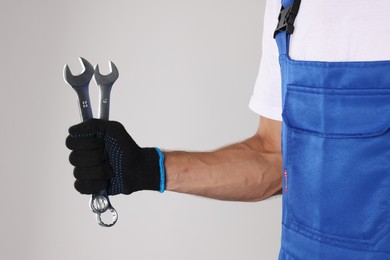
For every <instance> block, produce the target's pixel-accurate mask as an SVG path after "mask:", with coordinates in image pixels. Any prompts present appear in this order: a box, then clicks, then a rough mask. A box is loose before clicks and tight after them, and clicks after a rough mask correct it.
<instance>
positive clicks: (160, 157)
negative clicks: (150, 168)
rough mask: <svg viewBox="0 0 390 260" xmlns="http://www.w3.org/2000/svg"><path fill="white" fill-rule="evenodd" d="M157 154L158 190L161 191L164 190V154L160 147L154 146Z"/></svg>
mask: <svg viewBox="0 0 390 260" xmlns="http://www.w3.org/2000/svg"><path fill="white" fill-rule="evenodd" d="M154 149H156V151H157V153H158V156H159V166H160V192H161V193H163V192H164V191H165V165H164V160H165V157H164V154H163V152H162V151H161V150H160V148H158V147H155V148H154Z"/></svg>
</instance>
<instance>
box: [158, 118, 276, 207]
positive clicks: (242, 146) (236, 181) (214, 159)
mask: <svg viewBox="0 0 390 260" xmlns="http://www.w3.org/2000/svg"><path fill="white" fill-rule="evenodd" d="M280 132H281V122H280V121H275V120H271V119H268V118H265V117H260V123H259V127H258V129H257V132H256V134H255V135H254V136H252V137H250V138H249V139H247V140H245V141H243V142H240V143H236V144H233V145H230V146H227V147H224V148H222V149H219V150H216V151H213V152H195V153H194V152H165V153H164V154H165V170H166V178H167V183H166V189H167V190H170V191H175V192H180V193H187V194H193V195H199V196H203V197H209V198H214V199H220V200H234V201H259V200H263V199H266V198H268V197H270V196H273V195H276V194H280V192H281V187H282V174H281V172H282V156H281V145H280V143H281V141H280Z"/></svg>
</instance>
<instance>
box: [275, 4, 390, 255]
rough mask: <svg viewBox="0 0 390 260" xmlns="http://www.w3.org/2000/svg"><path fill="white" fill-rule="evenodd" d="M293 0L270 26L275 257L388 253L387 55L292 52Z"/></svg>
mask: <svg viewBox="0 0 390 260" xmlns="http://www.w3.org/2000/svg"><path fill="white" fill-rule="evenodd" d="M299 2H300V1H297V0H295V4H294V5H293V0H286V1H283V6H284V11H282V12H281V22H280V23H279V25H278V26H279V30H278V31H276V32H275V38H276V41H277V44H278V48H279V53H280V56H279V61H280V65H281V75H282V102H283V126H282V151H283V218H282V244H281V250H280V254H279V259H280V260H287V259H288V260H290V259H294V260H317V259H321V260H323V259H324V260H325V259H326V260H327V259H329V260H349V259H351V260H390V61H374V62H317V61H297V60H292V59H291V58H290V57H289V55H288V49H289V39H290V34H291V33H292V32H293V29H292V28H293V25H292V24H293V20H294V15H296V13H297V9H299ZM292 6H294V7H292ZM289 7H291V8H289ZM289 12H290V13H289ZM294 12H295V14H294Z"/></svg>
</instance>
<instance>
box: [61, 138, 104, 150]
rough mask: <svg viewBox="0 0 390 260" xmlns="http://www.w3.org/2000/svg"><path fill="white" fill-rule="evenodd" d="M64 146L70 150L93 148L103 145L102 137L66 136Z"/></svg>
mask: <svg viewBox="0 0 390 260" xmlns="http://www.w3.org/2000/svg"><path fill="white" fill-rule="evenodd" d="M65 144H66V147H68V148H69V149H70V150H84V151H85V150H94V149H98V148H101V147H103V146H104V140H103V138H87V139H83V138H75V137H73V136H70V135H69V136H68V137H67V138H66V141H65Z"/></svg>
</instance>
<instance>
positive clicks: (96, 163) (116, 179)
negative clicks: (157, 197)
mask: <svg viewBox="0 0 390 260" xmlns="http://www.w3.org/2000/svg"><path fill="white" fill-rule="evenodd" d="M66 146H67V147H68V148H69V149H71V150H72V152H71V154H70V156H69V161H70V163H71V164H72V165H74V166H75V168H74V177H75V178H76V181H75V183H74V186H75V188H76V190H78V191H79V192H80V193H82V194H92V193H97V192H99V191H100V190H102V189H107V193H108V195H116V194H120V193H122V194H130V193H132V192H135V191H139V190H156V191H161V192H163V191H164V189H165V172H164V156H163V154H162V152H161V151H160V150H159V149H158V148H140V147H139V146H138V145H137V144H136V143H135V142H134V140H133V139H132V138H131V137H130V135H129V134H128V133H127V132H126V129H125V128H124V127H123V125H122V124H120V123H118V122H115V121H105V120H100V119H90V120H88V121H86V122H83V123H81V124H78V125H74V126H72V127H70V128H69V136H68V137H67V139H66Z"/></svg>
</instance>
